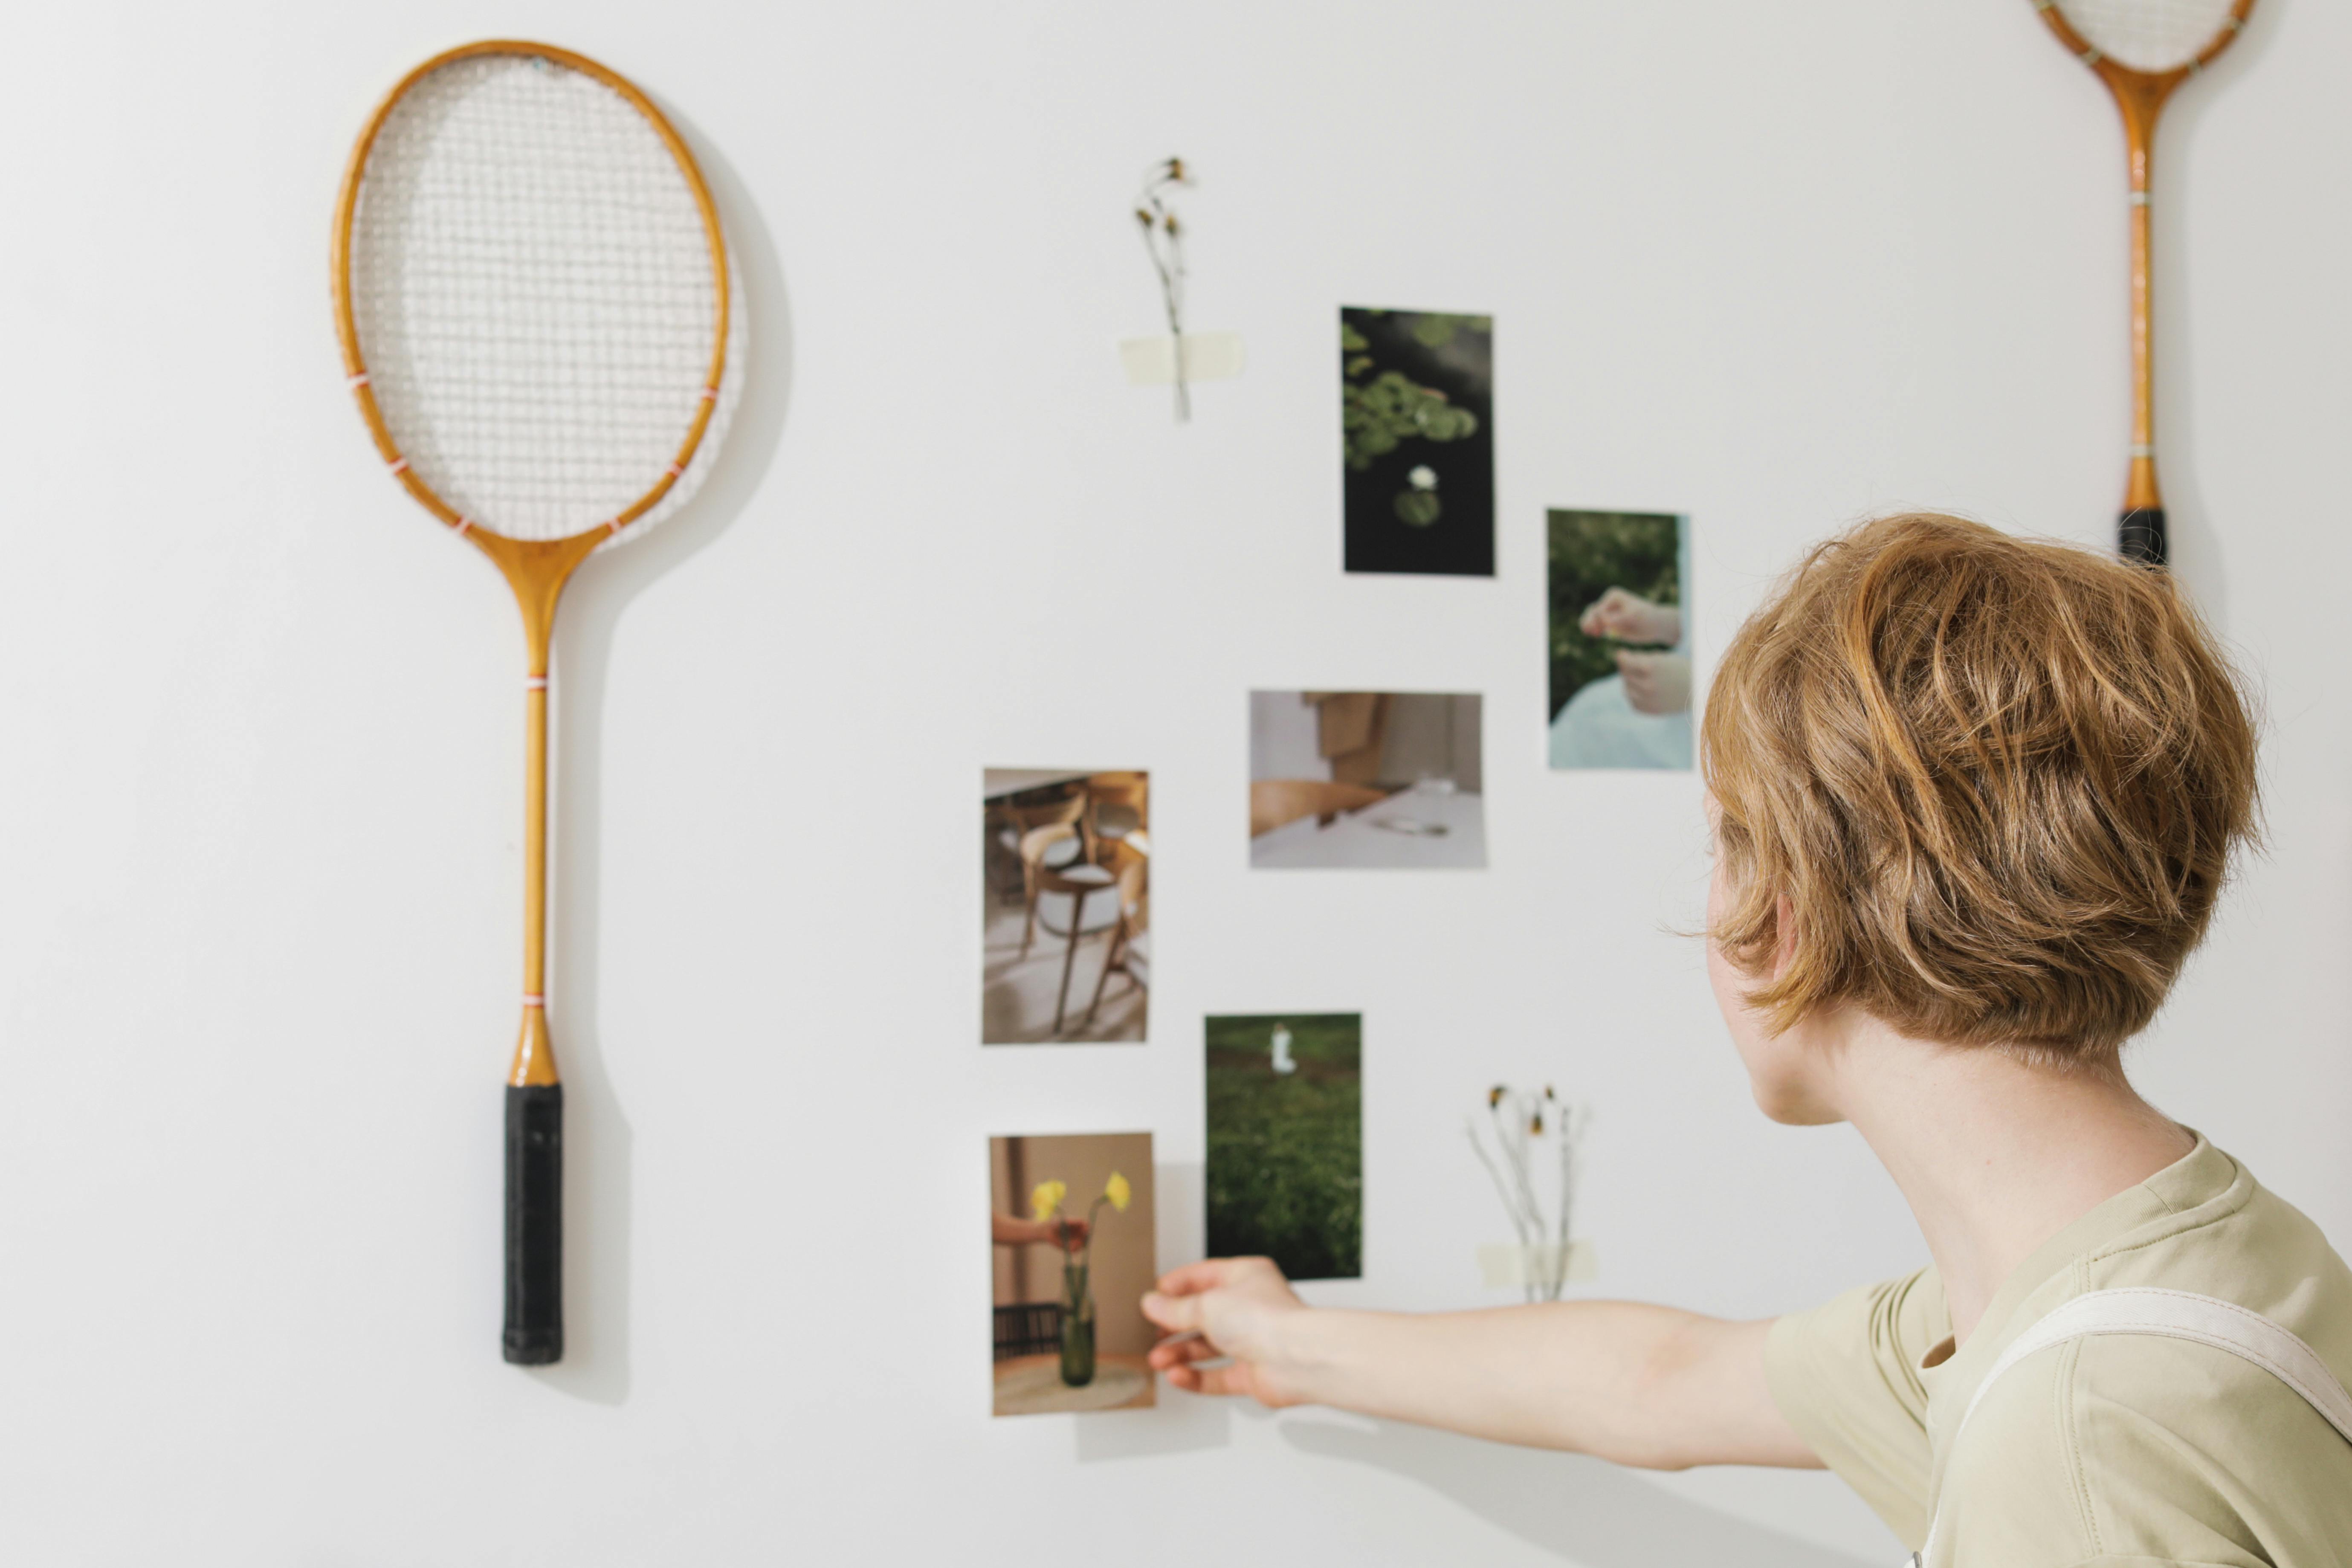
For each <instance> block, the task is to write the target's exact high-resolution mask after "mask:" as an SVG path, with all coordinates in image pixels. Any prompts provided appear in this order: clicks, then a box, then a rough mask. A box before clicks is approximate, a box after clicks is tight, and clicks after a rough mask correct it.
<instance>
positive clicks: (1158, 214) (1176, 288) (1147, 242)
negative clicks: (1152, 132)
mask: <svg viewBox="0 0 2352 1568" xmlns="http://www.w3.org/2000/svg"><path fill="white" fill-rule="evenodd" d="M1191 183H1192V181H1191V180H1190V179H1189V178H1188V177H1187V176H1186V174H1185V172H1184V160H1183V159H1181V158H1171V159H1168V160H1167V161H1166V162H1164V163H1158V164H1155V165H1153V167H1152V170H1151V174H1150V176H1149V177H1148V178H1147V179H1145V181H1144V183H1143V194H1142V195H1139V196H1138V197H1137V198H1136V205H1135V220H1136V223H1137V225H1138V226H1139V227H1140V228H1141V229H1142V230H1143V248H1144V250H1145V252H1146V253H1147V254H1149V255H1150V258H1151V269H1152V270H1153V271H1154V272H1157V273H1158V274H1159V275H1160V301H1161V303H1162V304H1164V305H1165V306H1166V307H1167V310H1168V335H1169V338H1170V340H1171V342H1170V346H1171V349H1172V350H1173V351H1174V353H1175V355H1176V417H1177V418H1178V419H1179V420H1189V419H1191V418H1192V391H1191V389H1190V388H1189V387H1188V386H1187V385H1186V384H1185V381H1184V226H1183V225H1182V224H1181V223H1179V222H1178V221H1177V218H1176V214H1175V211H1174V209H1172V208H1171V207H1170V206H1169V205H1167V202H1166V201H1165V199H1164V193H1166V192H1169V191H1171V190H1173V189H1174V188H1175V187H1176V186H1179V185H1185V184H1191Z"/></svg>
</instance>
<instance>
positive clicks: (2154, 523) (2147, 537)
mask: <svg viewBox="0 0 2352 1568" xmlns="http://www.w3.org/2000/svg"><path fill="white" fill-rule="evenodd" d="M2116 543H2117V544H2118V545H2120V546H2121V547H2122V549H2123V557H2124V559H2125V560H2126V561H2137V562H2138V563H2140V564H2141V565H2143V566H2161V565H2163V564H2164V563H2165V560H2166V558H2167V556H2168V554H2169V553H2170V552H2169V551H2168V549H2167V548H2166V547H2167V545H2168V540H2167V539H2166V537H2165V532H2164V509H2163V508H2162V507H2160V506H2136V507H2134V508H2132V509H2131V510H2129V511H2127V512H2126V513H2124V515H2123V517H2122V519H2121V520H2120V521H2117V523H2116Z"/></svg>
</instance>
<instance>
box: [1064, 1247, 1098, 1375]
mask: <svg viewBox="0 0 2352 1568" xmlns="http://www.w3.org/2000/svg"><path fill="white" fill-rule="evenodd" d="M1094 1380H1095V1297H1094V1291H1093V1290H1092V1289H1089V1288H1088V1286H1087V1269H1086V1268H1085V1266H1084V1265H1082V1264H1075V1263H1073V1264H1067V1265H1065V1266H1064V1267H1063V1269H1062V1381H1063V1382H1064V1383H1066V1384H1069V1385H1070V1386H1071V1387H1072V1388H1084V1387H1085V1386H1086V1385H1087V1384H1090V1383H1092V1382H1093V1381H1094Z"/></svg>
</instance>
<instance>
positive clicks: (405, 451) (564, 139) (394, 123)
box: [334, 40, 728, 1364]
mask: <svg viewBox="0 0 2352 1568" xmlns="http://www.w3.org/2000/svg"><path fill="white" fill-rule="evenodd" d="M334 288H335V327H336V331H338V333H339V334H340V335H341V339H342V346H343V368H344V371H345V372H346V374H348V375H349V376H350V378H351V386H352V392H353V393H354V394H355V395H357V397H358V399H359V407H360V415H361V416H362V418H364V419H365V420H366V421H367V426H368V430H369V432H370V433H371V434H372V435H373V437H375V445H376V449H377V451H379V452H380V453H382V454H383V460H384V463H385V465H386V466H387V467H388V468H390V470H391V472H392V474H393V477H394V478H395V479H398V480H399V481H400V482H401V484H402V485H403V486H404V487H405V488H406V489H407V491H408V493H409V494H410V495H411V496H413V497H415V500H416V501H417V502H418V504H419V505H421V506H423V507H424V508H425V510H426V511H428V512H430V513H432V514H433V515H434V516H435V517H436V518H438V519H439V520H440V521H442V522H443V523H445V524H446V525H447V526H448V527H449V528H450V529H452V530H454V531H456V532H457V534H458V535H459V536H460V537H461V538H464V539H467V540H468V541H470V542H472V543H473V544H474V545H475V546H476V547H477V548H478V549H479V550H480V551H481V552H482V553H483V554H485V555H487V556H488V557H489V558H490V560H491V562H492V563H495V564H496V565H497V566H498V568H499V571H500V572H502V573H504V574H506V579H507V582H508V583H509V585H511V586H512V587H513V589H514V595H515V600H516V602H517V603H518V604H519V605H520V606H521V609H522V624H523V634H524V637H525V639H526V640H527V642H528V644H529V651H530V670H529V674H528V675H527V677H526V679H525V680H524V683H523V685H524V709H523V711H524V718H525V725H526V732H527V735H528V742H527V749H526V752H525V758H526V761H525V796H524V818H523V821H524V831H523V981H522V993H523V994H522V1035H521V1039H520V1042H519V1043H518V1044H517V1045H516V1047H515V1054H514V1065H513V1069H512V1071H511V1072H510V1073H509V1075H508V1079H507V1090H506V1321H505V1331H504V1335H503V1343H504V1348H505V1354H506V1359H507V1360H509V1361H510V1362H516V1363H525V1364H540V1363H548V1362H553V1361H559V1360H561V1359H562V1355H563V1295H562V1285H563V1088H562V1080H561V1079H559V1078H558V1077H557V1074H556V1070H555V1053H554V1049H553V1047H552V1045H551V1041H550V1038H549V1035H548V1027H547V703H548V692H547V678H548V651H549V644H550V641H551V637H552V634H553V632H554V628H555V606H556V600H557V599H558V597H559V596H560V595H562V591H563V585H564V584H565V583H566V582H567V581H569V580H570V578H571V576H572V572H573V571H574V570H575V569H577V568H578V566H579V565H580V563H582V562H583V561H584V560H586V559H587V557H588V555H589V553H590V552H593V551H594V550H595V549H596V548H597V547H598V546H599V545H602V544H604V543H606V542H609V541H611V540H613V539H614V538H616V537H619V536H621V534H622V531H624V530H625V529H632V528H633V525H635V530H642V529H643V528H644V527H646V526H647V525H648V524H649V523H650V522H652V521H655V519H656V517H657V516H658V515H659V514H660V513H661V512H662V511H665V510H668V509H667V508H665V507H664V506H663V505H662V503H663V502H664V500H665V498H669V499H670V500H673V501H675V500H677V499H681V498H680V497H678V496H674V495H673V493H672V492H673V487H675V486H677V481H678V479H680V477H681V476H682V475H684V474H685V472H686V469H687V465H688V463H689V462H691V461H692V460H693V458H694V456H695V451H696V448H697V447H698V446H701V445H702V444H703V436H704V433H705V431H706V430H708V429H709V425H710V420H711V415H712V411H713V409H714V407H715V405H716V404H717V401H718V397H719V385H720V378H721V376H722V374H723V373H724V371H725V369H726V363H727V341H728V277H727V247H726V244H725V241H724V239H723V237H721V235H720V233H719V214H718V210H717V209H716V208H715V207H714V206H713V205H711V200H710V193H709V190H708V188H706V187H705V185H704V184H703V182H702V175H701V172H700V171H699V170H698V169H697V168H696V167H695V163H694V158H693V156H692V154H691V153H688V151H687V147H686V143H685V142H682V141H681V140H679V138H678V134H677V131H676V130H674V129H673V128H672V127H671V125H670V123H669V122H668V121H667V120H665V119H664V118H663V117H662V114H661V111H660V110H657V109H656V108H655V107H654V106H653V104H652V103H651V102H649V101H648V100H646V96H645V94H644V93H642V92H639V91H638V90H637V89H635V87H633V86H631V85H630V84H629V83H628V82H626V81H625V80H623V79H621V78H620V77H619V76H617V75H615V74H614V72H612V71H610V70H607V69H606V68H604V67H603V66H601V65H598V64H597V63H596V62H594V61H593V60H590V59H585V58H582V57H581V56H579V55H576V54H572V53H571V52H570V51H569V50H565V49H559V48H552V47H549V46H547V45H545V44H531V43H518V42H512V41H504V40H499V41H491V42H486V43H478V44H468V45H467V46H466V47H463V48H457V49H452V50H450V51H449V52H448V53H446V54H444V55H439V56H436V58H432V59H430V60H427V61H425V63H424V64H423V65H421V66H419V67H417V68H415V70H413V71H411V72H410V73H409V74H408V75H407V76H406V77H405V78H404V79H402V81H401V82H400V84H399V85H398V86H397V87H394V89H392V91H391V93H390V94H389V95H388V96H387V97H386V98H385V99H384V100H383V103H382V104H380V105H379V106H378V107H377V109H376V110H375V112H374V113H373V115H372V116H371V117H370V118H369V120H368V122H367V126H366V128H365V129H364V130H363V131H362V132H360V138H359V142H358V144H357V145H356V146H354V147H353V148H352V155H351V162H350V163H349V165H348V166H347V168H346V170H345V173H344V175H343V184H342V192H341V196H340V198H339V199H338V200H337V202H336V205H335V233H334ZM698 472H699V470H698Z"/></svg>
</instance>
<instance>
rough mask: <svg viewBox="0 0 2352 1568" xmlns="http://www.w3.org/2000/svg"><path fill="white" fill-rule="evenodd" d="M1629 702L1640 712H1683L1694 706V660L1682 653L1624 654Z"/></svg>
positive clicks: (1620, 665) (1621, 667) (1621, 668)
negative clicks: (1692, 680)
mask: <svg viewBox="0 0 2352 1568" xmlns="http://www.w3.org/2000/svg"><path fill="white" fill-rule="evenodd" d="M1617 673H1618V674H1620V675H1622V676H1623V677H1624V678H1625V701H1626V704H1627V705H1628V706H1629V707H1631V708H1632V709H1633V711H1634V712H1636V713H1681V712H1685V711H1687V710H1689V708H1690V700H1691V663H1690V658H1689V656H1688V655H1685V654H1679V653H1620V654H1618V656H1617Z"/></svg>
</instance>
